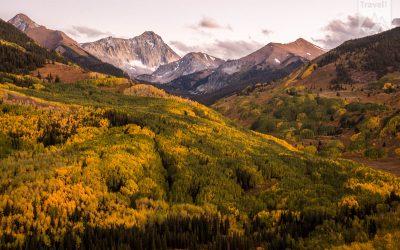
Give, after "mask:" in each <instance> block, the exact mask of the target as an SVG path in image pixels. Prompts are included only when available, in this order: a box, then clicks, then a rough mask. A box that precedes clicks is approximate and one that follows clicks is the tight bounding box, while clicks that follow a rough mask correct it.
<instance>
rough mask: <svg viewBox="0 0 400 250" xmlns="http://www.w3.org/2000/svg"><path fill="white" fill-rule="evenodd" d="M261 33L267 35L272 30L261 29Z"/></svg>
mask: <svg viewBox="0 0 400 250" xmlns="http://www.w3.org/2000/svg"><path fill="white" fill-rule="evenodd" d="M261 33H263V35H266V36H269V35H271V34H272V33H273V32H272V30H268V29H263V30H261Z"/></svg>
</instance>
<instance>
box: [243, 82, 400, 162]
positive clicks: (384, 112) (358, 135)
mask: <svg viewBox="0 0 400 250" xmlns="http://www.w3.org/2000/svg"><path fill="white" fill-rule="evenodd" d="M246 108H247V109H248V110H251V111H254V110H261V112H260V114H259V116H258V118H257V119H256V121H255V122H254V123H253V124H252V126H251V128H252V129H254V130H256V131H259V132H262V133H267V134H273V135H275V136H278V137H280V138H283V139H286V140H290V141H292V142H293V143H295V144H297V147H299V148H304V149H305V150H306V151H308V152H309V153H313V154H314V153H315V154H319V155H320V156H341V155H342V154H343V153H358V154H361V155H364V156H365V157H367V158H371V159H380V158H384V157H385V156H387V155H398V154H399V153H400V140H398V138H399V137H398V133H399V132H400V120H399V117H400V116H399V113H398V111H397V110H393V109H390V108H389V107H388V106H385V105H380V104H373V103H361V102H353V103H348V102H346V101H345V100H343V99H339V98H338V99H333V98H322V97H319V96H317V95H315V94H312V93H307V92H300V91H295V90H294V89H292V90H291V91H288V93H286V94H280V95H276V96H274V97H273V98H271V100H270V101H268V103H266V105H253V107H252V108H250V107H246ZM246 115H251V114H250V113H249V112H245V113H243V115H242V116H246ZM243 118H244V117H243ZM389 142H390V144H389Z"/></svg>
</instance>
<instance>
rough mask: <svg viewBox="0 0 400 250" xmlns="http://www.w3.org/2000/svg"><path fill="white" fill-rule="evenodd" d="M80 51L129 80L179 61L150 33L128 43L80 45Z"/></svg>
mask: <svg viewBox="0 0 400 250" xmlns="http://www.w3.org/2000/svg"><path fill="white" fill-rule="evenodd" d="M82 47H83V48H84V49H86V50H87V51H89V52H90V53H91V54H93V55H95V56H96V57H98V58H100V59H101V60H103V61H105V62H107V63H110V64H112V65H114V66H116V67H118V68H121V69H123V70H124V71H125V72H126V73H128V74H129V75H130V76H131V77H135V76H138V75H141V74H151V73H153V72H154V71H155V70H156V69H157V68H158V67H159V66H161V65H164V64H168V63H171V62H174V61H177V60H179V59H180V56H179V55H178V54H176V53H175V51H173V50H172V49H171V48H170V47H169V46H168V45H167V44H166V43H165V42H164V41H163V39H162V38H161V37H160V36H159V35H157V34H156V33H154V32H153V31H146V32H144V33H142V34H141V35H139V36H136V37H133V38H130V39H123V38H114V37H107V38H103V39H101V40H98V41H96V42H91V43H84V44H82Z"/></svg>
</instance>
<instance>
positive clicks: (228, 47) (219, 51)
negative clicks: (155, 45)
mask: <svg viewBox="0 0 400 250" xmlns="http://www.w3.org/2000/svg"><path fill="white" fill-rule="evenodd" d="M170 45H171V46H172V47H174V48H175V49H176V50H179V51H180V52H181V53H182V54H186V53H189V52H196V51H200V52H204V53H207V54H210V55H212V56H215V57H219V58H222V59H225V60H227V59H237V58H240V57H243V56H246V55H248V54H250V53H252V52H254V51H256V50H257V49H259V48H261V47H262V46H263V44H260V43H258V42H255V41H232V40H223V41H222V40H215V41H213V42H212V43H208V44H202V45H196V46H188V45H186V44H184V43H182V42H179V41H171V42H170Z"/></svg>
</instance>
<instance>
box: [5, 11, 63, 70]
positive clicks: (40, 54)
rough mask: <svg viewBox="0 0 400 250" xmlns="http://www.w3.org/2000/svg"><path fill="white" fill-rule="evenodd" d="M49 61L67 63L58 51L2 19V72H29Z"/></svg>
mask: <svg viewBox="0 0 400 250" xmlns="http://www.w3.org/2000/svg"><path fill="white" fill-rule="evenodd" d="M48 61H58V62H62V63H66V60H65V59H64V58H62V57H60V56H59V55H57V53H56V52H53V51H48V50H47V49H45V48H42V47H40V46H39V45H38V44H36V43H35V42H34V41H33V40H32V39H30V38H29V37H28V36H27V35H25V34H24V33H23V32H21V31H20V30H18V29H17V28H15V27H14V26H13V25H11V24H9V23H7V22H4V21H3V20H1V19H0V62H1V63H0V72H9V73H17V74H28V73H29V72H30V71H32V70H34V69H36V68H39V67H42V66H43V65H44V64H45V63H46V62H48Z"/></svg>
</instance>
